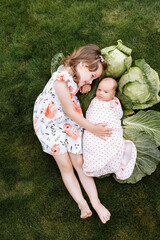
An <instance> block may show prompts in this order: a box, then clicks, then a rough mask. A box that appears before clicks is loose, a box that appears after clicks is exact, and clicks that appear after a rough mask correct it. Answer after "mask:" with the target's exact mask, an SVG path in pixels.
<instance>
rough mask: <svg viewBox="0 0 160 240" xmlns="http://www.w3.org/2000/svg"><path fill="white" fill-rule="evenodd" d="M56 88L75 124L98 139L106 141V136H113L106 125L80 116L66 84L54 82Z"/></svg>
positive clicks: (64, 107)
mask: <svg viewBox="0 0 160 240" xmlns="http://www.w3.org/2000/svg"><path fill="white" fill-rule="evenodd" d="M54 88H55V91H56V93H57V96H58V98H59V100H60V102H61V105H62V107H63V110H64V112H65V113H66V114H67V115H68V117H69V118H70V119H72V120H73V121H74V122H75V123H77V124H78V125H80V126H81V127H82V128H85V129H86V130H88V131H89V132H92V133H93V134H95V135H96V136H97V137H100V138H102V139H104V140H105V138H104V137H105V136H108V137H109V136H111V129H108V128H105V126H106V124H96V125H95V124H93V123H91V122H89V121H88V120H87V119H85V118H84V117H83V116H82V115H80V114H79V113H78V112H77V111H76V110H75V108H74V106H73V103H72V100H71V97H70V93H69V89H68V87H67V84H66V82H64V81H59V80H56V81H55V82H54Z"/></svg>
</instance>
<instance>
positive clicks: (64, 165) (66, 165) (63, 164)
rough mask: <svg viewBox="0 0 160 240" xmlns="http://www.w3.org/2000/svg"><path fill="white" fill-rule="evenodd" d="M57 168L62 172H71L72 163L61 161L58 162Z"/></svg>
mask: <svg viewBox="0 0 160 240" xmlns="http://www.w3.org/2000/svg"><path fill="white" fill-rule="evenodd" d="M59 169H60V171H62V172H71V171H73V166H72V163H70V162H61V163H60V164H59Z"/></svg>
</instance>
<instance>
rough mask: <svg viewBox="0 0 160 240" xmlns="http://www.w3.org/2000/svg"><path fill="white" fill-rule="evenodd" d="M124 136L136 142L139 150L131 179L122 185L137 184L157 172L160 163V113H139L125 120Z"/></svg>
mask: <svg viewBox="0 0 160 240" xmlns="http://www.w3.org/2000/svg"><path fill="white" fill-rule="evenodd" d="M123 135H124V138H125V139H129V140H131V141H133V142H134V144H135V145H136V148H137V160H136V165H135V168H134V171H133V173H132V175H131V177H130V178H128V179H126V180H124V181H122V180H118V179H116V177H115V176H114V177H115V179H116V181H118V182H120V183H136V182H138V181H140V180H141V179H142V178H143V177H144V176H146V175H150V174H151V173H153V172H154V171H155V170H156V167H157V165H158V164H159V162H160V151H159V150H158V146H160V112H158V111H154V110H148V111H139V112H138V113H136V114H135V115H133V116H131V117H127V118H125V119H123Z"/></svg>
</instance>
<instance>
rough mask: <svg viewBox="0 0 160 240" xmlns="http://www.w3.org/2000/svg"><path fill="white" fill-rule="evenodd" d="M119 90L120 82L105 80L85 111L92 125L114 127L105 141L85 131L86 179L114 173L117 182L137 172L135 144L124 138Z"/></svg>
mask: <svg viewBox="0 0 160 240" xmlns="http://www.w3.org/2000/svg"><path fill="white" fill-rule="evenodd" d="M116 88H117V82H116V80H114V79H113V78H104V79H102V80H101V82H100V83H99V85H98V88H97V91H96V97H95V98H94V99H93V100H92V101H91V103H90V105H89V108H88V110H87V112H86V118H87V119H88V120H89V121H90V122H92V123H94V124H98V123H104V124H107V127H109V128H112V135H111V136H110V137H105V139H100V138H98V137H96V135H94V134H92V133H90V132H88V131H87V130H85V131H84V135H83V158H84V164H83V171H84V173H85V174H86V175H87V176H93V177H99V176H102V175H106V174H110V173H115V175H116V178H117V179H121V180H125V179H127V178H129V177H130V176H131V174H132V172H133V170H134V166H135V162H136V157H137V151H136V147H135V145H134V143H133V142H131V141H130V140H125V139H124V138H123V129H122V127H121V118H122V116H123V111H122V108H121V104H120V101H119V100H118V98H116V97H115V93H116ZM104 140H105V141H104Z"/></svg>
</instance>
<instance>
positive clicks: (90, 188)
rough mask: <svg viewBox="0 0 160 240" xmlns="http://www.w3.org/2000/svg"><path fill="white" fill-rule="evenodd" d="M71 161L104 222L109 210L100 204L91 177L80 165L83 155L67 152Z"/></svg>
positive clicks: (108, 217)
mask: <svg viewBox="0 0 160 240" xmlns="http://www.w3.org/2000/svg"><path fill="white" fill-rule="evenodd" d="M69 155H70V158H71V161H72V163H73V166H74V168H75V169H76V171H77V173H78V176H79V179H80V181H81V183H82V185H83V187H84V189H85V191H86V193H87V195H88V197H89V199H90V202H91V204H92V206H93V208H94V209H95V211H96V212H97V214H98V216H99V218H100V219H101V221H102V223H106V222H107V221H108V220H109V219H110V215H111V214H110V212H109V211H108V210H107V209H106V208H105V207H104V206H103V205H102V204H101V202H100V200H99V197H98V193H97V188H96V185H95V182H94V179H93V178H92V177H88V176H86V175H85V174H84V173H83V170H82V165H83V156H82V154H81V155H76V154H73V153H69Z"/></svg>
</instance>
